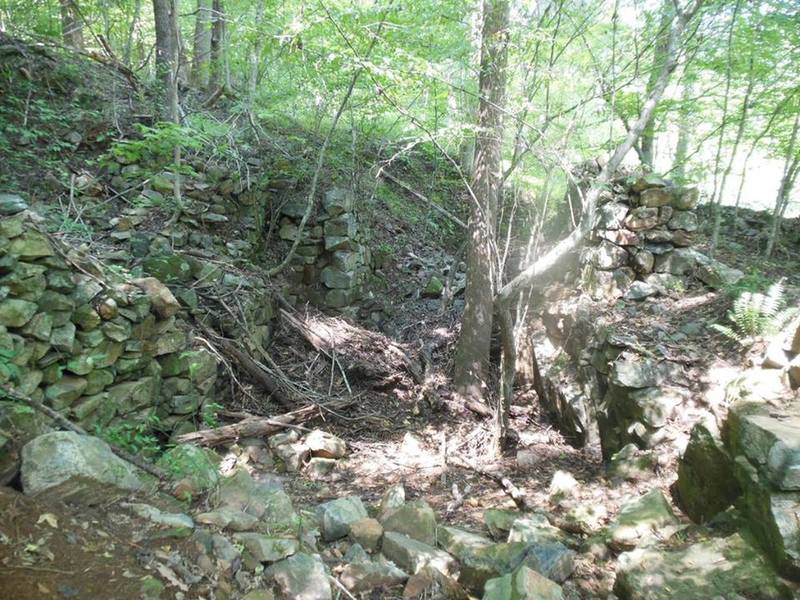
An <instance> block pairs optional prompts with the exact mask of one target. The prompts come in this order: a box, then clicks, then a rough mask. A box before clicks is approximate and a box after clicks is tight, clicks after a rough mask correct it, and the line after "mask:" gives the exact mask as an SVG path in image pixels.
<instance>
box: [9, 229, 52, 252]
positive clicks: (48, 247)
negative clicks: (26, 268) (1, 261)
mask: <svg viewBox="0 0 800 600" xmlns="http://www.w3.org/2000/svg"><path fill="white" fill-rule="evenodd" d="M8 251H9V253H10V254H13V255H14V256H18V257H19V258H23V259H25V258H41V257H43V256H52V255H53V245H52V244H51V243H50V238H48V237H47V236H46V235H45V234H43V233H40V232H38V231H35V230H33V229H29V230H27V231H25V232H24V233H23V234H22V235H19V236H17V237H15V238H14V239H13V240H11V244H10V245H9V247H8Z"/></svg>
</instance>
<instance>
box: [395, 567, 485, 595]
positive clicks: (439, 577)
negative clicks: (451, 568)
mask: <svg viewBox="0 0 800 600" xmlns="http://www.w3.org/2000/svg"><path fill="white" fill-rule="evenodd" d="M403 600H470V596H469V594H467V592H466V591H465V590H464V588H462V587H461V586H460V585H459V584H458V582H457V581H455V580H454V579H453V578H452V577H450V576H449V575H445V574H444V573H442V572H441V571H440V570H438V569H436V568H434V567H423V568H421V569H420V570H419V571H418V572H417V573H414V574H413V575H412V576H411V577H409V578H408V582H407V583H406V587H405V589H403Z"/></svg>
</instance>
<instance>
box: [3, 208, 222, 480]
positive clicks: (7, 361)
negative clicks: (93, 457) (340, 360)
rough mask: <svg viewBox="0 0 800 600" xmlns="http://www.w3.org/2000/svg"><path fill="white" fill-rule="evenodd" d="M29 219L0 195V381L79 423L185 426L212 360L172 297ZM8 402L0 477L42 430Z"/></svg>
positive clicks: (204, 399)
mask: <svg viewBox="0 0 800 600" xmlns="http://www.w3.org/2000/svg"><path fill="white" fill-rule="evenodd" d="M38 221H39V219H38V217H37V216H36V215H35V214H34V213H32V212H30V211H28V210H26V206H25V203H24V202H23V201H22V200H21V199H20V198H19V197H17V196H11V195H2V196H0V385H3V386H9V387H11V388H13V389H14V390H15V391H17V392H18V393H22V394H24V395H27V396H30V397H32V398H34V399H36V400H40V401H42V402H44V403H45V404H46V405H48V406H50V407H51V408H53V409H55V410H57V411H59V412H61V413H62V414H64V415H65V416H67V417H68V418H69V419H71V420H73V421H75V422H77V423H78V424H79V425H81V426H82V427H84V428H85V429H88V430H93V429H94V428H95V427H96V426H99V427H108V426H113V425H115V424H118V423H120V422H122V421H128V422H134V423H139V422H143V421H145V420H146V419H147V418H148V416H149V415H151V414H155V415H156V416H157V417H158V419H159V427H160V428H162V429H163V430H164V432H165V433H167V434H169V433H170V432H177V433H180V432H184V431H187V430H191V429H193V428H194V427H195V422H194V421H195V419H196V417H197V414H198V413H199V412H200V411H201V410H202V409H203V406H204V405H205V404H207V403H208V402H210V401H211V400H213V391H214V383H215V381H216V376H217V362H216V360H215V359H214V357H213V356H212V355H211V354H210V353H209V352H207V351H206V350H204V349H202V348H199V349H195V348H193V347H192V344H191V337H190V335H189V332H188V329H187V327H186V325H185V323H184V322H183V321H182V320H180V319H179V318H178V315H177V313H178V310H179V309H180V304H179V303H178V301H177V300H176V299H175V297H174V295H173V294H172V293H171V292H170V290H169V289H168V288H167V287H166V286H165V285H164V284H162V283H161V282H160V281H159V280H158V279H156V278H154V277H145V278H140V279H133V280H130V281H123V280H121V279H120V278H119V277H111V276H109V274H108V273H106V272H105V271H104V270H103V269H102V268H101V267H100V266H99V265H98V263H96V262H93V261H91V260H90V259H88V258H87V257H86V256H81V255H79V254H77V253H74V252H69V251H68V250H67V249H66V248H64V247H62V245H61V244H60V242H58V241H57V240H54V239H52V238H51V237H50V236H49V235H47V234H46V233H44V232H43V231H42V230H41V229H40V227H39V224H38ZM18 408H19V407H15V406H14V405H13V404H11V403H9V402H5V403H0V432H2V433H0V480H2V479H4V478H5V479H7V476H8V475H9V474H11V476H13V472H14V464H15V457H16V453H17V452H18V450H19V448H20V447H21V446H22V445H23V444H24V443H25V442H26V441H27V439H28V438H29V437H32V436H33V435H35V434H36V433H39V432H41V430H42V429H43V428H45V424H44V423H43V422H41V420H40V419H39V418H38V416H35V415H34V416H25V415H24V414H22V413H21V412H20V411H19V410H18ZM4 476H5V477H4Z"/></svg>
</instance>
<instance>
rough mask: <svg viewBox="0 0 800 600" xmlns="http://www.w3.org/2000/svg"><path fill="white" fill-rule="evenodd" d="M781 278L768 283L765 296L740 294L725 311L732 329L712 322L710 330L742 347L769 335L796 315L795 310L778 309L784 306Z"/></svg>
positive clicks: (796, 310) (749, 293) (753, 293)
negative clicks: (730, 307)
mask: <svg viewBox="0 0 800 600" xmlns="http://www.w3.org/2000/svg"><path fill="white" fill-rule="evenodd" d="M784 291H785V289H784V286H783V279H781V280H780V281H777V282H776V283H774V284H772V285H771V286H770V287H769V289H768V290H767V293H766V294H760V293H756V292H742V293H741V294H739V296H738V297H737V298H736V300H735V301H734V303H733V307H732V309H731V310H730V311H728V315H727V316H728V320H729V321H731V323H732V324H733V326H732V327H729V326H727V325H721V324H719V323H715V324H714V325H712V326H711V327H712V328H713V329H714V330H716V331H719V332H720V333H721V334H722V335H724V336H725V337H727V338H730V339H732V340H734V341H736V342H738V343H739V344H741V345H742V346H748V345H750V344H752V343H753V342H754V341H755V338H758V337H761V336H764V335H772V334H775V333H777V332H778V331H780V330H781V329H782V328H783V326H784V325H786V324H787V323H788V322H789V321H790V320H792V319H793V318H794V317H795V316H796V315H797V314H798V308H797V307H790V308H784V309H781V307H782V306H783V303H784V300H785V298H784Z"/></svg>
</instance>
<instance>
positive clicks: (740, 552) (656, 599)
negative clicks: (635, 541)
mask: <svg viewBox="0 0 800 600" xmlns="http://www.w3.org/2000/svg"><path fill="white" fill-rule="evenodd" d="M614 593H616V594H617V596H619V598H620V599H621V600H673V599H675V598H687V599H691V598H697V599H700V598H709V599H710V598H726V599H727V598H731V599H733V598H747V599H748V600H777V599H784V598H786V599H787V600H789V599H790V598H793V595H792V593H791V592H790V591H789V589H788V587H787V586H786V584H784V583H783V582H782V581H781V580H780V579H779V578H778V576H777V575H776V574H775V572H774V571H773V570H772V568H771V567H770V566H769V565H768V564H767V562H766V561H765V560H764V558H763V557H762V556H761V554H759V553H758V552H757V551H756V550H755V549H754V548H752V547H751V546H749V545H748V544H747V543H746V542H745V541H744V540H743V539H742V537H741V536H740V535H739V534H735V535H732V536H730V537H728V538H718V539H712V540H708V541H705V542H700V543H697V544H693V545H691V546H687V547H686V548H682V549H680V550H669V551H667V550H660V549H658V548H654V547H651V548H639V549H636V550H633V551H631V552H626V553H624V554H622V555H620V557H619V566H618V567H617V580H616V583H615V585H614Z"/></svg>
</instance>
